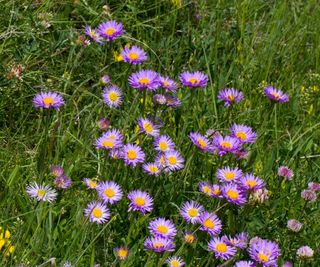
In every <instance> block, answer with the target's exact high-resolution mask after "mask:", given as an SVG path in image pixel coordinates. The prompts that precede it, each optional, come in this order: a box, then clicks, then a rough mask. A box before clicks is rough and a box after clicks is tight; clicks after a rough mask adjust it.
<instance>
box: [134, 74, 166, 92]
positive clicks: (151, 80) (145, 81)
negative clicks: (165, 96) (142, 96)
mask: <svg viewBox="0 0 320 267" xmlns="http://www.w3.org/2000/svg"><path fill="white" fill-rule="evenodd" d="M129 84H130V85H131V86H132V87H133V88H136V89H140V90H143V89H147V90H149V91H155V90H157V89H158V88H159V86H160V80H159V75H158V73H156V72H155V71H153V70H140V71H138V72H135V73H132V74H131V75H130V77H129Z"/></svg>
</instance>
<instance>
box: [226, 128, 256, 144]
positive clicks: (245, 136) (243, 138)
mask: <svg viewBox="0 0 320 267" xmlns="http://www.w3.org/2000/svg"><path fill="white" fill-rule="evenodd" d="M230 135H231V136H232V137H235V138H238V139H239V140H240V142H241V143H243V144H246V143H254V142H255V140H256V138H257V134H256V133H255V132H253V131H252V128H251V127H248V126H246V125H241V124H233V125H232V126H231V128H230Z"/></svg>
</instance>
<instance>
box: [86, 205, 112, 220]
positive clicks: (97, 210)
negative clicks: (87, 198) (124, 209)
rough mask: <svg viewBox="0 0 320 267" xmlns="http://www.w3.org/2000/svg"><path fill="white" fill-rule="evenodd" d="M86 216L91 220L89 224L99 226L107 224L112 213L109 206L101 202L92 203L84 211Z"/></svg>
mask: <svg viewBox="0 0 320 267" xmlns="http://www.w3.org/2000/svg"><path fill="white" fill-rule="evenodd" d="M84 215H85V216H86V217H88V218H89V222H96V223H98V224H100V223H105V222H107V221H108V220H109V218H110V212H109V209H108V208H107V206H106V205H105V204H103V203H101V202H97V201H92V202H90V203H89V204H88V206H87V208H86V209H85V210H84Z"/></svg>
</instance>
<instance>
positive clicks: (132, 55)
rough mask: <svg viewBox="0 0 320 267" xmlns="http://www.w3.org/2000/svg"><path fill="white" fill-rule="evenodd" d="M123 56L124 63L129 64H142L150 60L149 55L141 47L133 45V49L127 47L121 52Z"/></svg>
mask: <svg viewBox="0 0 320 267" xmlns="http://www.w3.org/2000/svg"><path fill="white" fill-rule="evenodd" d="M121 55H122V57H123V61H124V62H128V63H131V64H134V65H136V64H140V63H141V62H143V61H146V60H147V59H148V56H147V53H146V52H145V51H144V50H143V49H141V48H140V47H138V46H136V45H133V46H132V47H130V48H129V47H125V48H124V49H123V50H122V51H121Z"/></svg>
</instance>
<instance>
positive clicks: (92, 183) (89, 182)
mask: <svg viewBox="0 0 320 267" xmlns="http://www.w3.org/2000/svg"><path fill="white" fill-rule="evenodd" d="M83 182H84V183H86V185H87V187H88V188H89V189H97V188H98V186H99V182H98V181H96V180H93V179H89V178H84V179H83Z"/></svg>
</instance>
